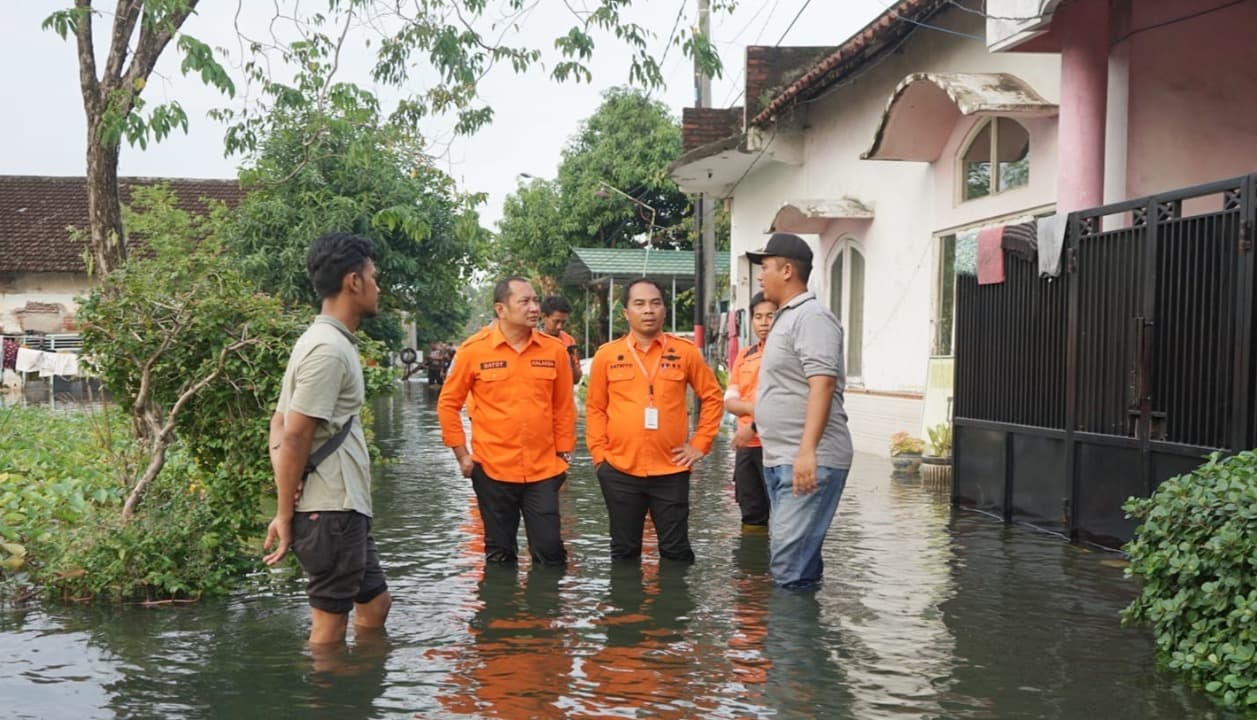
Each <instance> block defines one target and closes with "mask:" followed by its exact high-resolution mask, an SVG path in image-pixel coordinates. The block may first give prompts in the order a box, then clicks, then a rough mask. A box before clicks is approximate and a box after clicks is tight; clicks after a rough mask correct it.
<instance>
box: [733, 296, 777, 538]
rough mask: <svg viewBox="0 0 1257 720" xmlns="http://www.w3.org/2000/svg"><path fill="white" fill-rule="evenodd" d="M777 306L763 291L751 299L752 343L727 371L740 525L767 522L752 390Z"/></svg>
mask: <svg viewBox="0 0 1257 720" xmlns="http://www.w3.org/2000/svg"><path fill="white" fill-rule="evenodd" d="M775 312H777V305H776V304H775V303H773V301H771V300H765V299H764V293H755V295H754V296H753V297H752V298H751V331H752V332H753V333H754V334H755V344H754V345H747V346H746V347H744V348H742V349H741V350H740V351H739V352H738V358H737V359H736V360H734V361H733V369H732V370H731V371H730V372H729V389H728V390H726V391H725V410H728V411H729V412H731V413H733V414H734V415H736V416H737V418H738V430H737V433H736V434H735V435H734V436H733V446H734V447H735V448H737V453H736V454H735V455H734V460H733V491H734V497H735V498H737V501H738V507H739V508H741V509H742V524H743V525H767V524H768V513H769V510H770V506H769V501H768V488H767V486H766V485H764V448H763V446H762V445H760V442H759V436H758V435H756V434H755V430H754V427H755V392H756V389H757V388H758V386H759V361H760V359H761V358H762V357H763V356H764V339H765V338H767V337H768V331H769V330H770V329H772V326H773V313H775Z"/></svg>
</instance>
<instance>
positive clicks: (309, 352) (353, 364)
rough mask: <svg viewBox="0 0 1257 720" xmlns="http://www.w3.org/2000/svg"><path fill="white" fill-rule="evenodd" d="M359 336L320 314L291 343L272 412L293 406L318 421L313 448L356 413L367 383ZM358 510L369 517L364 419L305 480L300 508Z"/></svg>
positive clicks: (301, 510) (298, 508) (300, 510)
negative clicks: (359, 349) (359, 351)
mask: <svg viewBox="0 0 1257 720" xmlns="http://www.w3.org/2000/svg"><path fill="white" fill-rule="evenodd" d="M357 344H358V339H357V338H356V337H354V334H353V333H351V332H349V328H347V327H345V326H344V324H342V323H341V322H340V321H339V320H336V319H335V318H333V317H329V316H327V315H319V316H318V317H316V318H315V319H314V322H313V323H311V324H310V327H309V328H307V329H306V331H305V332H304V333H303V334H302V335H301V337H300V338H299V339H298V340H297V344H296V345H294V346H293V349H292V355H291V356H290V357H289V358H288V369H287V370H285V371H284V385H283V389H282V390H281V392H280V395H279V403H278V405H276V408H275V410H276V411H277V412H280V413H284V414H287V413H288V411H290V410H295V411H297V412H299V413H301V414H302V415H305V416H307V417H312V418H318V419H319V420H322V422H320V423H319V425H318V427H317V428H316V429H315V431H314V442H313V443H312V444H311V446H310V450H311V452H314V451H315V450H317V449H318V448H319V447H320V446H322V445H323V443H325V442H327V440H328V439H329V438H330V437H332V436H333V435H335V434H336V433H337V432H338V431H339V430H340V429H341V428H342V427H343V426H344V424H345V423H347V422H349V421H350V419H352V418H355V416H357V415H358V411H359V410H361V409H362V403H363V399H364V395H365V391H366V387H365V385H364V383H363V379H362V364H361V362H360V361H359V360H358V347H357ZM329 510H356V511H358V512H360V513H362V514H363V515H366V516H368V517H369V516H370V515H371V459H370V456H369V455H368V454H367V440H366V436H365V435H363V433H362V422H361V421H360V420H354V424H353V427H352V428H350V430H349V435H348V436H347V437H346V438H345V441H344V442H343V443H342V444H341V446H340V447H339V448H337V449H336V451H335V452H333V453H332V454H331V455H329V456H328V457H327V458H326V459H324V460H323V462H321V463H319V466H318V467H317V468H315V470H314V472H312V473H310V475H309V477H307V478H306V480H305V487H304V489H303V490H302V491H301V499H300V500H299V501H298V502H297V511H298V512H315V511H329Z"/></svg>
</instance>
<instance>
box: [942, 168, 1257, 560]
mask: <svg viewBox="0 0 1257 720" xmlns="http://www.w3.org/2000/svg"><path fill="white" fill-rule="evenodd" d="M1255 192H1257V175H1248V176H1244V177H1239V178H1234V179H1231V180H1225V181H1220V182H1216V183H1210V184H1208V185H1201V186H1197V187H1193V188H1188V189H1184V190H1179V191H1175V192H1171V193H1164V194H1161V195H1156V196H1152V197H1148V198H1143V199H1140V200H1132V201H1128V202H1123V203H1116V204H1113V205H1106V206H1104V207H1100V208H1095V209H1091V210H1084V211H1080V212H1076V213H1073V214H1071V215H1070V217H1069V222H1070V226H1069V232H1068V237H1067V240H1066V249H1065V256H1064V258H1063V265H1064V272H1063V273H1062V275H1061V277H1059V278H1053V279H1040V278H1039V277H1038V268H1037V265H1036V264H1035V263H1032V262H1026V261H1024V260H1021V259H1020V258H1018V257H1017V256H1015V255H1012V254H1006V257H1005V273H1006V279H1005V282H1004V283H1002V284H999V285H981V286H979V285H978V284H977V279H976V278H975V277H973V276H960V277H958V278H957V282H956V350H955V353H956V388H955V397H956V401H955V419H954V426H955V440H954V448H955V450H954V452H955V461H954V462H955V485H954V490H953V501H954V502H956V503H958V504H961V505H967V506H971V507H975V508H978V509H980V510H984V511H987V512H992V513H995V514H998V515H1000V516H1001V517H1003V518H1004V520H1005V521H1008V522H1026V523H1029V524H1032V525H1035V526H1038V527H1042V528H1045V529H1048V530H1052V531H1056V532H1059V533H1061V534H1062V535H1066V536H1067V537H1069V538H1070V539H1071V540H1074V541H1081V542H1091V543H1096V544H1100V545H1104V546H1108V547H1116V546H1117V545H1119V544H1120V543H1121V542H1123V541H1125V540H1126V539H1129V537H1130V535H1131V532H1132V531H1133V529H1134V524H1133V522H1132V521H1130V520H1128V519H1127V518H1126V517H1125V515H1124V513H1123V512H1122V510H1121V505H1122V503H1123V502H1124V501H1125V499H1126V498H1128V497H1130V496H1132V495H1147V494H1149V493H1151V492H1152V491H1153V490H1154V489H1155V488H1156V487H1157V485H1159V484H1160V483H1161V482H1163V481H1164V480H1166V479H1168V478H1170V477H1173V476H1174V475H1178V474H1180V473H1183V472H1186V471H1188V470H1191V469H1192V468H1194V467H1196V466H1197V465H1199V464H1200V463H1201V461H1202V460H1201V458H1202V457H1203V456H1205V455H1207V454H1209V453H1210V452H1213V451H1214V450H1223V451H1231V450H1238V449H1240V448H1250V447H1253V446H1254V445H1257V440H1255V438H1254V428H1255V425H1257V423H1254V418H1253V412H1254V408H1255V407H1257V404H1255V403H1254V402H1253V400H1254V398H1253V383H1252V382H1251V377H1252V375H1253V372H1254V366H1253V356H1252V341H1253V334H1254V332H1253V331H1254V328H1253V322H1254V312H1253V304H1254V287H1253V252H1252V234H1253V223H1254V219H1255V217H1254V214H1255V208H1257V202H1255V200H1257V197H1255V195H1254V193H1255Z"/></svg>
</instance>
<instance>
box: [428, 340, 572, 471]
mask: <svg viewBox="0 0 1257 720" xmlns="http://www.w3.org/2000/svg"><path fill="white" fill-rule="evenodd" d="M469 395H470V398H471V399H472V400H473V401H474V406H475V412H474V414H471V431H472V432H471V456H472V458H473V459H474V460H475V461H476V462H478V463H480V465H481V467H482V468H483V469H484V472H485V474H486V475H488V476H489V477H491V478H493V479H494V480H501V481H504V482H535V481H537V480H545V479H546V478H551V477H554V476H555V475H559V474H560V473H564V472H566V471H567V463H566V462H564V461H563V459H562V458H560V457H559V456H558V453H567V452H571V451H572V450H573V449H574V448H575V447H576V406H575V404H574V402H573V400H572V368H571V365H569V364H568V359H567V351H566V350H565V349H564V348H563V343H562V342H560V341H559V340H558V339H557V338H552V337H549V336H547V335H544V334H542V333H540V332H538V331H537V330H533V331H532V335H531V337H529V339H528V344H527V345H525V346H524V349H523V350H522V351H520V352H516V351H515V349H514V348H512V347H511V346H510V344H509V343H508V342H507V341H506V337H505V336H503V335H502V331H501V330H499V329H498V328H497V327H494V328H493V329H492V330H489V331H488V332H484V331H481V332H477V333H476V334H474V335H472V336H471V337H470V338H468V339H467V340H466V342H464V343H463V344H462V345H461V346H459V348H458V353H457V354H456V355H455V362H454V366H453V367H452V368H450V372H449V375H448V376H447V377H446V378H445V385H444V387H442V388H441V397H440V399H439V400H438V401H437V417H439V418H440V421H441V441H442V442H443V443H445V445H446V447H459V446H462V445H466V443H467V435H466V433H465V432H464V431H463V423H462V418H461V417H460V413H459V410H460V408H462V407H463V403H464V402H465V401H466V400H467V399H468V396H469Z"/></svg>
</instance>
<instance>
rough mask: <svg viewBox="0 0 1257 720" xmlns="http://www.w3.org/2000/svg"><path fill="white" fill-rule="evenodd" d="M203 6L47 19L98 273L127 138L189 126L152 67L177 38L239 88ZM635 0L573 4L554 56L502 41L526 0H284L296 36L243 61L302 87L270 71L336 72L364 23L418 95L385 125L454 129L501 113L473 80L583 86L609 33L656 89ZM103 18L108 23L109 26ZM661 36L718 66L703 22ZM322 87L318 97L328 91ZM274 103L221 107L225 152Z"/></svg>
mask: <svg viewBox="0 0 1257 720" xmlns="http://www.w3.org/2000/svg"><path fill="white" fill-rule="evenodd" d="M199 4H200V2H199V0H117V3H116V5H115V7H114V10H113V13H112V22H109V21H108V20H107V18H106V14H105V13H104V12H102V11H100V10H98V9H97V8H96V7H95V6H94V5H93V0H74V3H73V7H70V8H67V9H63V10H58V11H56V12H54V13H52V14H51V15H49V16H48V18H47V19H46V20H45V21H44V23H43V27H44V28H45V29H52V30H53V31H55V32H56V33H57V34H59V35H60V36H61V37H62V38H63V39H65V38H68V37H69V36H71V35H73V36H74V38H75V47H76V51H77V57H78V66H79V79H78V82H79V90H80V92H81V94H82V97H83V108H84V113H85V115H86V119H87V147H88V149H87V178H88V183H87V187H88V207H89V231H88V252H87V256H88V259H89V261H90V262H89V269H93V270H95V271H96V272H100V273H102V274H103V273H107V272H109V271H110V270H113V269H114V268H115V267H117V266H119V265H121V264H122V263H123V262H124V261H125V260H126V257H127V240H126V232H125V228H124V226H123V222H122V212H121V205H120V201H119V197H118V158H119V153H120V150H121V144H122V141H123V139H125V140H126V141H127V142H128V143H130V144H131V145H140V146H141V147H143V146H145V145H146V144H147V143H148V142H149V141H150V140H158V141H160V140H161V139H162V138H164V137H165V136H166V135H168V134H169V133H170V132H171V131H172V130H174V129H177V128H182V129H184V130H185V131H186V129H187V126H188V116H187V113H186V112H185V111H184V110H183V108H182V107H181V106H180V104H179V103H178V101H177V100H174V101H170V102H166V103H162V104H160V105H155V106H152V107H147V106H146V101H145V100H144V99H143V93H144V90H145V88H146V87H147V84H148V80H149V77H150V76H151V75H152V73H153V70H154V68H155V67H156V65H157V62H158V60H159V59H160V58H161V57H162V56H163V55H164V54H165V53H166V52H167V50H168V48H169V46H170V45H171V43H173V44H174V46H175V48H176V49H177V51H178V52H179V53H180V55H181V57H182V62H181V64H180V70H181V71H182V72H183V73H184V74H185V75H187V74H189V73H196V74H197V75H198V76H199V77H200V78H201V80H202V81H203V82H205V83H206V84H207V85H210V86H212V87H215V88H217V89H219V90H221V91H222V92H223V93H225V94H227V95H234V93H235V84H234V83H233V81H232V79H231V77H230V75H229V73H228V72H227V70H226V68H225V67H224V65H223V61H221V60H220V59H219V58H218V57H216V53H215V51H214V50H213V49H212V48H210V46H209V45H207V44H206V43H204V42H202V41H201V40H198V39H197V38H195V37H193V36H191V35H188V34H186V33H184V32H183V31H182V30H183V26H184V24H185V23H186V21H187V20H188V18H190V17H191V16H192V15H193V14H194V13H195V12H196V11H197V9H198V5H199ZM630 4H631V0H599V2H596V3H594V4H593V7H592V9H590V10H587V11H578V10H575V9H572V13H573V23H572V25H571V26H570V27H568V28H566V29H562V28H560V31H559V32H558V33H556V37H555V40H554V43H553V48H554V50H555V51H554V54H551V55H547V54H546V53H543V52H542V51H541V50H539V49H537V48H532V47H527V46H522V45H512V44H510V43H508V42H505V41H504V38H505V37H506V32H505V31H504V30H503V28H504V27H505V28H507V29H509V28H511V27H516V26H518V25H519V24H520V23H522V22H524V21H525V20H526V19H527V15H528V14H529V12H530V11H531V10H532V9H533V7H534V5H535V3H531V2H528V1H527V0H501V1H500V2H498V3H493V4H490V3H488V2H486V1H485V0H431V1H428V2H420V3H395V2H388V1H387V0H327V2H326V3H324V4H323V6H322V7H320V8H319V9H318V10H317V11H311V10H308V9H304V8H302V7H300V6H297V7H295V8H287V7H283V6H282V5H281V4H280V3H276V4H275V6H274V7H275V17H274V18H273V20H272V22H271V23H270V26H269V28H268V29H269V31H270V32H269V38H275V37H278V36H281V35H284V34H285V33H284V30H285V29H287V30H290V31H291V32H292V33H294V34H295V36H296V37H297V39H296V40H294V41H292V42H289V43H287V44H280V45H277V44H276V43H277V42H279V41H276V40H272V39H269V38H268V39H260V38H252V37H243V36H242V38H241V40H242V43H241V47H243V48H247V50H246V53H247V56H246V57H242V58H238V59H237V60H238V61H239V62H241V63H244V70H245V74H246V77H247V79H248V80H249V81H250V82H254V83H258V84H260V85H261V86H262V88H263V90H264V95H265V96H267V97H273V96H275V95H276V94H277V93H297V92H299V88H298V87H297V86H295V85H284V84H283V82H282V79H280V78H277V77H275V76H273V75H272V72H271V68H272V67H281V68H285V67H288V66H289V65H290V64H294V65H297V66H298V67H301V60H302V59H303V56H307V55H309V53H310V52H311V51H313V52H314V54H315V55H317V56H318V57H321V58H323V59H322V60H320V61H319V62H321V63H323V64H325V65H326V66H327V67H328V68H330V70H329V72H326V73H316V75H319V76H323V77H331V76H332V75H333V74H334V72H335V69H336V67H337V66H338V65H339V58H340V54H341V50H342V49H343V46H344V44H345V42H346V38H347V37H348V36H349V34H350V31H351V30H353V29H357V30H358V31H359V33H362V32H366V29H368V28H369V29H371V30H372V31H375V32H378V34H379V36H378V37H376V38H370V39H371V40H374V42H373V43H372V45H371V48H372V50H371V51H372V52H374V53H375V56H374V62H373V65H372V70H371V75H372V79H373V80H374V81H375V82H377V83H379V84H382V85H388V86H393V87H398V88H404V89H405V90H406V91H407V92H408V93H410V94H409V95H408V96H407V97H406V98H405V99H404V100H402V101H401V102H400V103H399V104H398V106H397V108H396V110H395V111H394V112H393V113H392V114H391V116H390V122H392V123H393V124H395V125H397V126H398V127H403V128H408V129H410V130H411V131H412V132H417V130H418V127H419V123H420V122H421V121H422V120H424V119H425V118H427V117H429V116H430V115H432V114H441V113H454V114H455V115H456V116H457V118H458V123H457V129H458V131H460V132H467V133H469V132H473V131H475V130H476V129H477V128H479V127H480V126H482V125H483V124H485V123H486V122H489V121H490V120H491V118H492V116H493V111H492V108H490V107H489V106H488V105H486V104H485V103H484V102H483V100H482V99H481V98H480V97H479V96H478V94H477V86H478V83H479V81H480V80H481V79H482V78H483V77H484V76H485V75H486V74H487V73H488V72H490V71H491V70H493V69H494V68H495V67H497V66H499V65H505V66H509V67H510V68H511V69H512V70H513V71H515V72H517V73H518V72H524V71H526V70H528V69H529V68H531V67H533V66H534V65H536V64H538V63H546V64H547V65H548V66H549V67H550V75H551V77H552V78H554V79H555V80H556V81H564V80H575V81H578V82H579V81H584V82H588V81H589V80H590V79H591V74H590V71H589V69H588V62H589V60H590V59H591V58H592V56H593V53H594V50H595V42H596V40H597V39H598V37H600V36H602V35H610V36H612V37H614V38H615V39H616V41H618V42H620V43H623V44H624V45H626V46H627V47H629V48H631V50H632V52H633V56H632V60H631V62H630V63H629V68H628V79H629V81H630V82H633V83H636V84H639V85H643V86H646V87H656V86H659V85H661V84H662V83H663V76H662V73H661V71H660V68H659V63H658V61H656V59H655V58H654V57H653V56H652V55H651V53H650V46H651V42H650V41H651V40H652V39H653V38H654V37H655V35H654V33H652V32H651V31H650V30H649V29H647V28H644V27H642V26H640V25H638V24H636V23H633V22H631V21H629V20H628V19H626V18H625V17H624V16H623V14H622V13H623V11H624V10H625V9H626V8H627V7H628V6H629V5H630ZM568 7H569V8H570V7H571V6H570V5H569V6H568ZM723 9H725V5H724V4H723V3H716V10H717V11H720V10H723ZM106 23H108V24H109V25H110V27H109V28H108V30H107V31H106V29H105V27H104V26H105V24H106ZM98 25H99V26H100V27H97V26H98ZM280 26H283V27H280ZM106 32H107V37H108V44H107V46H106V47H104V48H102V49H101V50H100V51H98V48H97V47H96V45H97V35H100V34H105V33H106ZM665 42H666V43H667V44H669V45H677V46H679V47H680V49H681V51H682V52H683V53H684V54H686V55H687V56H690V57H693V58H695V59H696V60H697V61H698V62H699V63H700V64H701V65H703V66H704V67H707V68H709V69H711V70H712V71H713V72H719V57H718V55H717V53H716V51H715V49H714V47H713V46H712V45H711V44H710V42H708V40H707V38H706V37H705V36H703V35H699V34H698V33H697V31H696V30H693V29H689V30H686V29H685V28H681V29H680V31H679V32H678V31H677V29H676V27H675V26H674V29H673V31H672V32H671V34H670V35H669V36H668V37H667V38H665ZM100 59H103V67H102V64H101V63H99V62H98V60H100ZM281 61H282V62H281ZM433 71H435V72H433ZM415 88H420V89H419V90H415ZM316 95H317V96H318V97H319V98H320V99H321V98H322V92H321V89H320V91H319V92H317V93H316ZM316 104H317V103H316ZM268 110H269V109H259V108H246V109H244V110H237V111H235V112H230V111H228V112H224V113H220V114H219V117H220V118H227V119H230V120H231V121H232V122H233V126H232V128H231V130H230V132H229V134H228V137H227V147H228V150H229V151H236V150H249V149H251V148H253V147H254V144H255V143H256V141H257V140H258V139H259V137H260V136H259V134H258V130H259V128H264V127H265V126H266V125H267V120H266V116H267V115H268V114H269V112H268Z"/></svg>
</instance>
